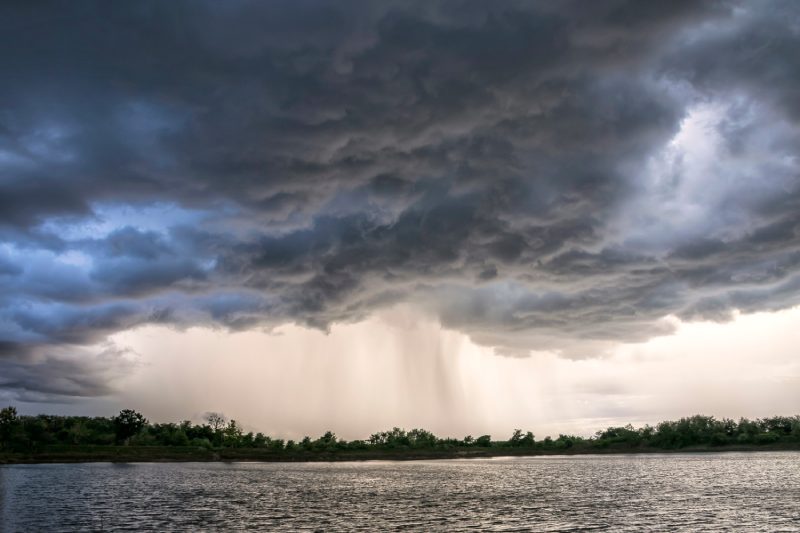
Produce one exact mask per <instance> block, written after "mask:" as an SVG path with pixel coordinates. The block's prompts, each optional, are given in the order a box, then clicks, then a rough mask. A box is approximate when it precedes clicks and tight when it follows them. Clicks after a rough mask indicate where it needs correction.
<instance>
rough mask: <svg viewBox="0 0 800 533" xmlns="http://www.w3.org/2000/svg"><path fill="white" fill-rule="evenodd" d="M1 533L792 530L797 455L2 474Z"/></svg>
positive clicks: (80, 467)
mask: <svg viewBox="0 0 800 533" xmlns="http://www.w3.org/2000/svg"><path fill="white" fill-rule="evenodd" d="M0 525H2V527H0V530H2V531H24V532H29V531H47V532H57V531H85V530H94V531H102V530H139V531H141V530H152V531H203V530H215V531H216V530H225V531H231V530H244V529H250V530H262V531H271V530H280V531H295V530H308V531H314V530H322V531H333V530H364V531H387V530H411V531H467V530H469V531H474V530H481V531H489V530H490V531H530V530H533V531H589V530H592V531H615V532H616V531H669V532H674V531H800V453H797V452H779V453H749V454H748V453H724V454H723V453H720V454H716V453H715V454H674V455H614V456H573V457H531V458H496V459H472V460H453V461H414V462H363V463H304V464H282V463H228V464H224V463H183V464H181V463H164V464H156V463H147V464H107V463H93V464H59V465H14V466H3V467H0Z"/></svg>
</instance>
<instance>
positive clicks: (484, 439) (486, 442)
mask: <svg viewBox="0 0 800 533" xmlns="http://www.w3.org/2000/svg"><path fill="white" fill-rule="evenodd" d="M491 445H492V437H491V435H481V436H480V437H478V438H477V439H475V446H480V447H481V448H488V447H489V446H491Z"/></svg>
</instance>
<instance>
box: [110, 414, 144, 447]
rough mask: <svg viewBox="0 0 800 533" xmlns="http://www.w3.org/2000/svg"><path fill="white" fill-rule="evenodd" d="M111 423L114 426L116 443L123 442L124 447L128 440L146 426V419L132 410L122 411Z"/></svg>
mask: <svg viewBox="0 0 800 533" xmlns="http://www.w3.org/2000/svg"><path fill="white" fill-rule="evenodd" d="M111 421H112V423H113V424H114V433H115V434H116V436H117V441H120V442H124V443H125V444H126V445H127V444H128V441H129V440H130V438H131V437H133V436H134V435H136V434H138V433H139V432H140V431H141V430H142V428H143V427H144V426H145V425H146V424H147V419H146V418H145V417H144V416H142V414H141V413H137V412H136V411H134V410H133V409H123V410H122V411H120V412H119V414H118V415H117V416H115V417H114V418H112V419H111Z"/></svg>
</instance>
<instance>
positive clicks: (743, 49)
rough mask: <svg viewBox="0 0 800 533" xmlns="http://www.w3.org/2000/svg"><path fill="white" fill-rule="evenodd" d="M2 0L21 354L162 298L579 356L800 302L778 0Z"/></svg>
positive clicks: (9, 338) (788, 59)
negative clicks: (405, 319) (409, 314)
mask: <svg viewBox="0 0 800 533" xmlns="http://www.w3.org/2000/svg"><path fill="white" fill-rule="evenodd" d="M0 10H2V12H1V13H0V50H4V51H5V52H3V53H0V71H2V73H3V77H4V83H3V84H2V86H0V241H2V244H0V288H2V294H0V341H2V342H0V346H2V348H0V354H2V355H0V357H4V358H6V360H9V361H11V360H13V361H14V363H13V365H14V366H13V368H14V369H15V370H14V372H13V374H15V375H17V374H19V375H22V374H24V375H32V374H31V372H33V371H32V370H30V371H29V370H28V369H27V367H26V365H27V364H30V365H34V363H33V362H32V361H34V359H35V358H34V356H33V355H31V354H34V353H39V352H40V351H41V350H45V349H48V350H54V349H61V348H62V347H65V346H72V347H85V346H89V345H93V344H96V343H99V342H102V341H103V340H104V339H105V338H106V337H107V336H108V335H110V334H113V333H114V332H117V331H120V330H123V329H127V328H131V327H135V326H137V325H141V324H145V323H151V322H157V323H166V324H173V325H175V326H177V327H185V326H188V325H192V324H202V325H209V326H223V327H229V328H234V329H245V328H251V327H271V326H273V325H276V324H280V323H283V322H287V321H291V322H298V323H303V324H308V325H312V326H314V327H320V328H327V327H328V326H330V324H332V323H335V322H341V321H353V320H358V319H360V318H363V317H366V316H368V315H369V314H370V313H372V312H373V311H375V310H376V309H378V308H380V307H384V306H387V305H391V304H393V303H397V302H412V303H414V304H416V305H418V306H420V307H421V308H423V309H425V310H426V311H429V312H432V313H435V314H436V316H437V317H438V318H439V319H440V320H441V321H442V323H443V324H445V325H446V326H448V327H452V328H456V329H459V330H462V331H464V332H466V333H468V334H470V335H471V336H472V337H473V339H475V340H476V341H478V342H481V343H484V344H487V345H491V346H495V347H496V348H497V349H498V351H499V352H501V353H519V352H523V353H524V352H525V351H527V350H529V349H533V348H548V349H554V350H560V351H561V352H562V353H563V354H565V355H567V356H587V355H593V354H596V353H598V350H602V349H603V347H604V346H606V345H607V344H608V343H613V342H618V341H638V340H644V339H647V338H649V337H651V336H653V335H658V334H663V333H665V332H668V331H669V328H668V326H666V325H665V323H664V321H663V320H662V319H663V318H664V317H665V316H668V315H675V316H678V317H681V318H684V319H703V318H706V319H708V318H710V319H716V320H724V319H726V318H727V317H730V316H731V313H732V312H733V311H734V310H736V309H739V310H742V311H747V312H749V311H758V310H768V309H778V308H783V307H787V306H792V305H796V304H797V303H798V302H800V268H799V264H800V215H798V213H800V179H798V178H799V177H800V176H799V175H798V164H799V163H798V160H797V153H798V147H800V114H799V113H798V107H797V99H796V97H795V95H796V94H797V90H798V87H797V84H798V80H800V76H798V72H799V71H800V66H799V65H798V60H797V54H796V53H795V50H796V49H797V48H798V45H800V42H798V41H800V34H799V33H798V27H799V26H798V24H799V23H798V18H799V17H800V10H799V9H798V8H797V7H796V5H795V4H794V3H792V2H768V3H761V4H748V3H736V2H705V3H698V2H670V3H657V4H656V3H643V2H636V1H622V0H620V1H607V2H593V3H592V4H591V5H586V4H585V3H581V4H580V5H578V4H575V3H571V2H564V3H558V4H552V3H547V2H545V3H531V2H522V3H515V2H509V3H505V2H504V3H500V4H497V5H488V4H487V3H485V2H471V1H452V2H450V1H446V2H434V3H430V2H425V3H419V4H414V3H412V4H408V3H396V4H393V3H386V4H380V5H378V4H374V3H369V2H366V3H360V2H345V3H336V4H333V3H322V2H312V1H309V2H292V3H291V4H289V3H285V4H281V3H273V4H264V3H259V2H244V1H243V2H226V3H225V4H219V3H213V2H210V3H197V2H192V3H184V2H169V3H159V2H144V3H138V4H135V5H132V4H128V3H121V2H120V3H116V2H111V3H108V2H100V3H94V2H83V3H79V4H73V5H70V6H69V7H68V8H64V6H58V7H56V6H55V5H51V4H48V3H34V4H30V3H19V4H13V3H12V4H6V5H5V6H3V7H2V8H0ZM81 349H83V348H81ZM26 361H30V363H26ZM7 364H11V363H7ZM36 364H39V363H36ZM9 368H11V367H9ZM30 368H34V367H33V366H31V367H30ZM35 368H39V367H35ZM70 368H72V367H70ZM76 368H77V367H76ZM90 368H91V365H90V364H88V363H87V365H86V368H83V367H81V372H84V373H88V374H91V371H90ZM62 370H63V374H64V375H67V374H70V375H71V374H72V373H75V372H77V370H69V369H62ZM36 372H39V371H38V370H37V371H36ZM98 375H100V376H102V375H104V374H103V372H99V373H98ZM51 382H53V381H52V379H51V378H49V377H47V376H46V375H45V373H43V372H42V376H41V382H40V383H39V384H38V385H36V387H38V389H36V390H40V392H46V391H48V390H49V391H50V392H52V393H54V394H66V393H65V392H64V391H65V390H66V389H64V388H63V387H62V386H60V385H59V386H56V385H52V386H51V385H48V383H51ZM53 383H54V382H53ZM0 386H2V387H4V388H6V389H9V390H10V389H14V390H20V391H24V390H34V386H33V385H31V384H30V380H28V379H21V378H20V379H16V380H9V381H7V382H6V383H5V384H2V385H0ZM80 390H84V391H85V392H86V394H97V393H100V389H97V388H92V387H85V388H84V389H80Z"/></svg>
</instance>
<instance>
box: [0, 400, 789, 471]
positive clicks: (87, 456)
mask: <svg viewBox="0 0 800 533" xmlns="http://www.w3.org/2000/svg"><path fill="white" fill-rule="evenodd" d="M725 448H728V449H757V448H767V449H776V448H786V449H797V448H800V416H792V417H787V416H774V417H769V418H761V419H757V420H747V419H744V418H742V419H740V420H739V421H738V422H736V421H734V420H730V419H721V420H718V419H716V418H714V417H711V416H701V415H697V416H692V417H688V418H681V419H680V420H677V421H669V422H662V423H660V424H658V425H656V426H655V427H652V426H644V427H642V428H634V427H632V426H631V425H627V426H624V427H609V428H608V429H605V430H603V431H598V432H597V433H596V434H595V435H594V436H592V437H589V438H585V437H579V436H574V435H559V436H558V438H551V437H545V438H543V439H540V440H537V439H536V437H535V436H534V434H533V433H531V432H530V431H528V432H523V431H521V430H518V429H517V430H514V432H513V433H512V434H511V436H510V437H509V438H508V439H507V440H492V438H491V437H490V436H489V435H481V436H478V437H472V436H466V437H464V438H463V439H455V438H440V437H437V436H435V435H434V434H433V433H431V432H429V431H426V430H424V429H412V430H411V431H405V430H403V429H399V428H394V429H392V430H390V431H383V432H380V433H375V434H373V435H371V436H370V437H369V438H368V439H366V440H352V441H347V440H344V439H340V438H338V437H337V436H336V435H335V434H334V433H332V432H330V431H328V432H326V433H325V434H324V435H322V436H321V437H319V438H317V439H312V438H311V437H305V438H303V439H302V440H300V441H293V440H288V441H284V440H283V439H275V438H271V437H268V436H266V435H263V434H262V433H252V432H248V433H245V432H244V431H243V430H242V428H241V427H240V426H239V424H238V423H237V422H236V421H235V420H228V419H226V418H225V417H224V416H222V415H221V414H219V413H209V414H208V415H207V416H206V418H205V423H201V424H194V423H192V422H190V421H188V420H187V421H184V422H181V423H178V424H174V423H168V424H151V423H149V422H148V421H147V420H146V419H145V418H144V416H142V415H141V414H140V413H137V412H135V411H132V410H130V409H126V410H123V411H121V412H120V413H119V414H118V415H117V416H114V417H110V418H105V417H83V416H51V415H37V416H19V415H18V414H17V412H16V409H15V408H14V407H7V408H5V409H2V410H0V458H3V459H4V460H5V461H15V460H36V458H37V457H38V458H43V459H44V460H59V459H65V460H91V459H92V458H95V459H96V460H106V459H109V458H110V459H115V458H117V459H119V460H128V459H131V460H157V459H159V458H164V459H181V458H183V459H187V460H195V459H198V460H204V459H219V458H233V459H236V458H253V459H262V460H308V459H311V460H313V459H326V460H327V459H337V458H341V459H369V458H382V457H386V458H428V457H458V456H482V455H483V456H487V455H492V456H496V455H505V454H510V455H533V454H539V453H541V454H546V453H602V452H647V451H671V450H691V449H698V450H701V449H725Z"/></svg>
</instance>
